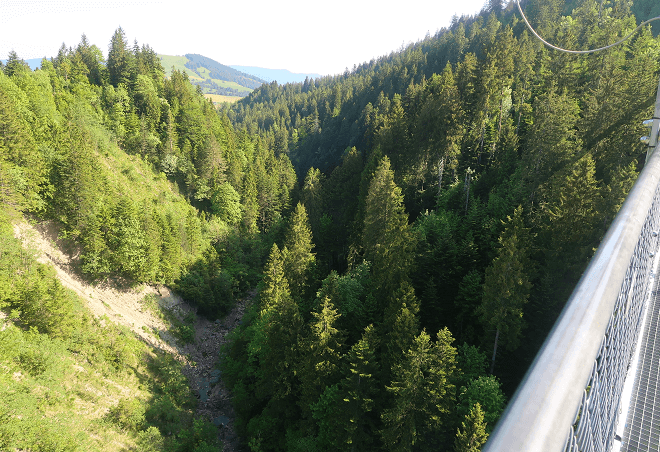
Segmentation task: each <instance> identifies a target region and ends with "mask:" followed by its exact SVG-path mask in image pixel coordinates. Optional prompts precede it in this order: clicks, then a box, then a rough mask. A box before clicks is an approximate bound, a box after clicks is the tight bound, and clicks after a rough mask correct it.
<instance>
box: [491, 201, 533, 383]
mask: <svg viewBox="0 0 660 452" xmlns="http://www.w3.org/2000/svg"><path fill="white" fill-rule="evenodd" d="M499 244H500V249H499V250H498V252H497V256H496V257H495V259H493V263H492V264H491V266H490V267H488V268H487V269H486V277H485V280H484V293H483V302H482V305H481V306H480V308H479V311H480V313H481V318H482V322H483V323H484V325H486V326H487V327H490V328H492V329H493V330H495V345H494V347H493V358H492V361H491V368H490V371H491V373H492V372H493V368H494V366H495V357H496V355H497V346H498V343H499V341H500V339H503V340H504V341H505V343H506V344H507V348H509V349H511V350H513V349H515V348H516V347H517V346H518V341H519V338H520V334H521V330H522V326H523V324H524V323H523V311H522V309H523V305H524V304H525V303H527V300H528V298H529V293H530V289H531V287H532V284H531V282H530V271H531V266H532V264H531V261H530V259H529V254H530V249H529V246H530V234H529V229H528V228H525V224H524V221H523V216H522V206H519V207H518V208H516V210H515V211H514V214H513V217H507V223H506V226H505V229H504V231H503V232H502V234H501V235H500V238H499ZM500 336H501V337H500Z"/></svg>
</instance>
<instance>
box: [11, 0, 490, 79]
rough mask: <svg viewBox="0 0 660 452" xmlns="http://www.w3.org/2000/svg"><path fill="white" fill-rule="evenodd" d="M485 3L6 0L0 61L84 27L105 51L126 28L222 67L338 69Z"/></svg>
mask: <svg viewBox="0 0 660 452" xmlns="http://www.w3.org/2000/svg"><path fill="white" fill-rule="evenodd" d="M484 3H485V0H462V1H457V2H455V1H447V0H405V1H401V0H399V1H395V2H394V1H391V2H388V1H383V0H379V1H374V0H330V1H327V2H323V1H318V0H304V1H303V0H280V1H272V0H271V1H264V0H253V1H249V0H248V1H240V0H232V1H223V0H219V1H215V2H208V1H195V0H192V1H190V0H189V1H181V0H144V1H130V2H128V1H82V0H76V1H57V0H46V1H30V0H25V1H10V0H0V58H2V59H6V58H7V54H8V53H9V51H11V50H12V49H13V50H15V51H16V52H17V53H18V55H19V56H20V57H21V58H23V59H29V58H41V57H43V56H47V57H52V56H54V55H55V54H56V53H57V50H58V48H59V47H60V45H61V44H62V42H64V43H66V45H67V46H72V47H75V46H76V45H77V44H78V42H80V37H81V35H82V34H83V33H85V34H86V35H87V38H88V41H89V42H90V43H92V44H96V45H97V46H98V47H99V48H100V49H101V50H102V51H103V53H104V54H105V55H107V49H108V44H109V42H110V38H111V37H112V34H113V32H114V31H115V29H116V28H117V27H118V26H121V27H122V28H123V29H124V31H125V32H126V36H127V38H128V40H129V42H130V43H131V44H132V43H133V40H134V39H137V41H138V43H139V44H140V45H142V44H145V43H146V44H149V45H150V46H151V47H152V48H153V49H154V50H155V51H156V52H158V53H163V54H166V55H183V54H185V53H199V54H202V55H204V56H207V57H209V58H213V59H214V60H217V61H218V62H220V63H222V64H227V65H230V64H234V65H245V66H260V67H266V68H271V69H288V70H290V71H292V72H305V73H319V74H336V73H341V72H343V70H344V68H345V67H348V68H349V69H350V68H352V67H353V65H354V64H360V63H362V62H364V61H368V60H370V59H372V58H377V57H379V56H381V55H386V54H389V53H390V52H391V51H393V50H397V49H399V48H400V47H401V46H402V45H404V44H408V43H410V42H415V41H418V40H420V39H422V38H423V37H424V35H426V33H427V32H430V33H431V34H433V33H435V32H436V30H438V29H440V28H442V27H446V26H448V25H449V24H450V23H451V18H452V16H453V15H454V14H457V15H459V16H460V15H461V14H475V13H478V12H479V11H480V10H481V8H482V7H483V5H484Z"/></svg>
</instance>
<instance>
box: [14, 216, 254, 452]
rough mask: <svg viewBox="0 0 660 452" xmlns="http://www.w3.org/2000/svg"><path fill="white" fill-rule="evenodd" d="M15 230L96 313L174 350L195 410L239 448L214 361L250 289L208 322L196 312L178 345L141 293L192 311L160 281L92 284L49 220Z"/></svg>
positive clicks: (231, 451) (229, 447)
mask: <svg viewBox="0 0 660 452" xmlns="http://www.w3.org/2000/svg"><path fill="white" fill-rule="evenodd" d="M14 234H15V236H16V237H17V238H19V239H20V240H21V241H22V242H23V245H24V246H25V247H26V248H28V249H31V250H34V251H35V252H36V255H37V260H38V261H39V262H41V263H45V264H50V265H52V266H53V267H54V268H55V270H56V272H57V276H58V278H59V279H60V281H61V282H62V285H64V286H65V287H67V288H69V289H71V290H73V291H74V292H75V293H76V294H78V295H79V296H80V297H81V298H82V299H83V300H84V301H85V302H86V303H87V306H88V308H89V309H90V311H91V312H92V313H93V314H94V316H96V317H102V316H107V317H108V318H109V319H111V320H112V321H114V322H116V323H118V324H121V325H124V326H126V327H128V328H130V329H131V330H132V331H133V332H135V334H137V335H138V336H139V337H140V338H141V339H142V340H143V341H144V342H146V343H147V344H149V345H150V346H152V347H154V348H157V349H161V350H165V351H167V352H169V353H172V354H173V355H174V356H175V357H176V358H177V359H178V360H179V361H181V362H183V363H184V369H183V373H184V374H185V375H186V377H188V380H189V382H190V387H191V389H192V390H193V391H194V392H195V394H196V395H198V397H199V401H200V403H199V406H198V409H197V411H198V413H199V414H201V415H204V416H206V417H208V418H209V419H211V420H212V421H213V423H214V424H215V425H216V426H218V434H219V437H220V439H221V440H222V442H223V445H224V452H235V451H238V450H239V446H238V437H237V436H236V433H235V430H234V422H233V419H234V412H233V408H232V404H231V395H230V393H229V391H228V390H227V388H226V387H225V386H224V384H223V382H222V378H221V377H222V376H221V374H220V371H219V370H217V369H216V364H217V362H218V359H219V351H220V348H221V347H222V346H223V345H224V344H225V343H226V342H227V335H228V334H229V332H231V331H232V330H233V329H234V328H235V327H236V326H237V325H238V324H239V323H240V320H241V318H242V317H243V313H244V312H245V309H246V307H247V306H248V305H249V304H250V302H251V301H252V299H253V298H254V293H250V294H249V295H248V296H247V297H245V298H244V299H241V300H239V301H237V302H236V305H235V306H234V308H233V309H232V310H231V311H230V313H229V314H228V315H227V316H226V317H225V318H224V319H222V320H216V321H215V322H210V321H209V320H207V319H205V318H202V317H197V318H196V321H195V325H194V326H195V342H194V343H191V344H185V345H181V344H179V343H177V340H176V339H175V338H174V336H173V335H172V334H170V332H169V331H168V330H169V325H168V324H167V323H166V322H165V321H164V320H163V319H161V318H159V317H158V316H157V315H155V313H154V312H153V310H151V309H149V308H147V307H146V306H145V303H144V302H143V300H144V298H145V296H147V295H153V296H155V297H156V301H157V302H158V304H159V306H160V307H161V308H162V309H166V310H168V311H170V312H171V313H173V314H174V315H176V316H178V317H179V318H183V317H185V315H186V314H188V313H189V312H191V311H192V312H194V311H195V309H194V308H193V307H191V306H189V305H188V304H186V303H185V302H184V301H183V300H182V299H181V297H179V296H178V295H176V294H175V293H173V292H172V291H171V290H170V289H169V288H168V287H166V286H163V285H159V286H155V287H152V286H143V287H141V288H137V289H121V288H118V287H116V286H113V285H111V284H107V283H106V284H99V285H90V284H88V283H86V282H85V281H83V280H81V279H80V278H79V277H78V276H77V275H76V274H75V272H74V270H73V269H74V267H75V265H76V259H77V254H78V253H77V252H76V251H75V250H72V251H70V252H69V253H68V254H65V253H63V252H62V251H61V250H62V249H66V247H65V244H64V243H63V242H62V241H61V240H59V239H58V236H57V230H56V228H55V227H54V226H53V225H52V223H50V222H43V223H40V224H37V225H36V226H33V225H31V224H29V223H27V222H22V223H19V224H16V225H14Z"/></svg>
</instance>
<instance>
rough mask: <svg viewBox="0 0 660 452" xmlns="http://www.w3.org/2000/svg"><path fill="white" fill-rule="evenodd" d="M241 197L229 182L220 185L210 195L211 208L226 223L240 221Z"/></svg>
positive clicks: (232, 223) (233, 223)
mask: <svg viewBox="0 0 660 452" xmlns="http://www.w3.org/2000/svg"><path fill="white" fill-rule="evenodd" d="M240 201H241V197H240V195H239V194H238V193H237V192H236V190H234V187H232V186H231V184H230V183H229V182H225V183H223V184H222V185H220V186H219V187H218V188H217V189H216V190H215V192H214V193H213V195H212V196H211V202H212V206H211V210H212V211H213V213H215V214H216V215H218V216H219V217H220V218H221V219H222V220H223V221H224V222H226V223H227V224H231V225H235V224H237V223H238V222H240V221H241V218H242V216H243V215H242V212H241V203H240Z"/></svg>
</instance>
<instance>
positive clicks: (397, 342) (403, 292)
mask: <svg viewBox="0 0 660 452" xmlns="http://www.w3.org/2000/svg"><path fill="white" fill-rule="evenodd" d="M418 313H419V301H418V300H417V297H415V291H414V289H413V287H412V286H411V285H410V284H409V283H408V282H404V283H403V284H402V285H401V287H400V288H399V290H397V292H396V294H395V296H394V297H393V300H392V302H391V303H390V306H389V307H388V309H387V311H386V313H385V319H384V321H383V326H384V328H385V329H386V330H385V331H386V335H385V339H384V345H385V350H384V351H385V354H384V356H383V364H384V368H383V370H384V373H385V375H386V376H389V375H390V370H392V369H394V368H395V367H396V366H397V365H398V364H400V363H401V361H402V360H403V358H404V356H405V353H406V352H407V351H408V350H409V349H410V347H411V346H412V345H413V342H414V341H415V337H416V336H417V335H418V334H419V329H420V328H419V319H418V317H417V315H418Z"/></svg>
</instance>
